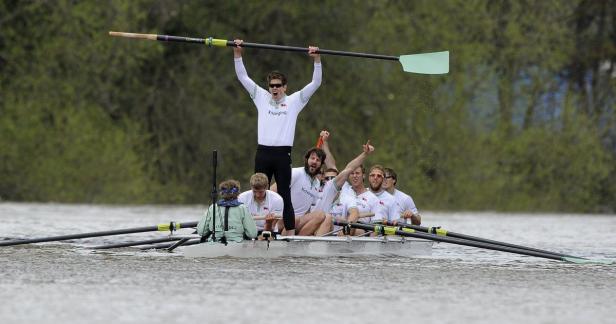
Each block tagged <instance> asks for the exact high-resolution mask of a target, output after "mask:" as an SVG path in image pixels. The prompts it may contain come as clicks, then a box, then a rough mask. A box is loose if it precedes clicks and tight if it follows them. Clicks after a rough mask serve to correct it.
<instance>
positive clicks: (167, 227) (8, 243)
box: [0, 222, 197, 246]
mask: <svg viewBox="0 0 616 324" xmlns="http://www.w3.org/2000/svg"><path fill="white" fill-rule="evenodd" d="M195 226H197V222H187V223H173V222H172V223H166V224H158V225H154V226H146V227H136V228H126V229H119V230H113V231H102V232H90V233H81V234H69V235H60V236H50V237H41V238H33V239H24V240H12V241H5V242H0V246H12V245H22V244H31V243H42V242H54V241H66V240H76V239H82V238H89V237H99V236H111V235H121V234H132V233H144V232H155V231H169V230H170V229H171V227H173V230H178V229H180V228H187V227H195Z"/></svg>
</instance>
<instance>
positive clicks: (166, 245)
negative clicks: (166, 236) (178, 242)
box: [139, 238, 201, 250]
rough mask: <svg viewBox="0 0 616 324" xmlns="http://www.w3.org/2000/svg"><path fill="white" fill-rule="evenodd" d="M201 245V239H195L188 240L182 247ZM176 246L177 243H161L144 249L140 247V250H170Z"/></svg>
mask: <svg viewBox="0 0 616 324" xmlns="http://www.w3.org/2000/svg"><path fill="white" fill-rule="evenodd" d="M200 243H201V239H198V238H195V239H191V240H188V241H187V242H186V243H184V244H182V246H188V245H195V244H200ZM174 244H175V243H161V244H154V245H148V246H142V247H139V249H140V250H159V249H168V248H170V247H171V246H173V245H174Z"/></svg>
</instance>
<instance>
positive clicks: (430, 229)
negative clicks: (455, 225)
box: [401, 224, 577, 258]
mask: <svg viewBox="0 0 616 324" xmlns="http://www.w3.org/2000/svg"><path fill="white" fill-rule="evenodd" d="M401 226H402V227H406V228H412V229H414V230H417V231H421V232H425V233H430V234H436V235H440V236H449V237H454V238H459V239H463V240H469V241H476V242H483V243H489V244H494V245H501V246H507V247H511V248H516V249H523V250H529V251H534V252H540V253H547V254H553V255H556V256H559V257H571V258H577V257H576V256H572V255H567V254H563V253H558V252H552V251H547V250H542V249H536V248H532V247H528V246H522V245H517V244H511V243H507V242H500V241H495V240H490V239H486V238H481V237H477V236H472V235H466V234H461V233H456V232H451V231H447V230H443V229H439V228H434V227H424V226H418V225H411V224H403V225H401Z"/></svg>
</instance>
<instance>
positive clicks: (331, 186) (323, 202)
mask: <svg viewBox="0 0 616 324" xmlns="http://www.w3.org/2000/svg"><path fill="white" fill-rule="evenodd" d="M373 151H374V147H373V146H372V145H370V141H368V142H367V143H366V144H364V145H363V149H362V152H361V153H360V154H359V155H358V156H357V157H355V159H353V160H352V161H351V162H349V163H348V164H347V165H346V167H345V168H344V169H343V170H342V171H340V173H338V174H337V175H336V176H334V178H333V179H330V180H328V181H327V182H326V183H325V186H324V187H323V193H322V196H321V199H320V200H318V202H317V204H316V205H315V206H314V208H313V209H312V211H311V213H310V214H313V215H321V216H322V218H323V221H322V222H321V223H320V224H319V226H318V228H317V230H316V233H315V235H318V236H320V235H324V234H326V233H328V232H331V231H332V229H333V220H334V216H333V215H332V213H333V214H334V215H335V214H338V213H339V212H340V211H339V210H338V209H339V207H343V209H345V210H347V211H346V212H344V213H340V215H339V216H340V217H341V218H343V220H347V221H349V222H356V221H357V220H358V218H359V213H358V209H357V207H356V206H355V205H354V204H353V203H352V202H353V201H350V200H347V201H350V202H351V203H346V202H344V201H342V202H341V201H340V199H339V196H340V190H341V189H342V186H343V185H344V183H345V182H346V180H347V178H348V177H349V175H350V174H351V173H352V172H353V171H354V170H355V169H357V168H358V167H361V165H362V163H363V162H364V159H365V158H366V157H367V156H368V155H369V154H371V153H372V152H373ZM334 172H335V170H334ZM334 172H330V175H331V174H332V173H334ZM325 177H326V179H327V177H328V174H327V173H326V174H325ZM338 205H341V206H338ZM347 212H348V215H349V218H346V216H347ZM315 218H316V216H315Z"/></svg>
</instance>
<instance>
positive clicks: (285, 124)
mask: <svg viewBox="0 0 616 324" xmlns="http://www.w3.org/2000/svg"><path fill="white" fill-rule="evenodd" d="M242 42H243V41H242V40H239V39H236V40H235V44H237V46H236V47H234V48H233V57H234V62H235V72H236V74H237V78H238V79H239V80H240V82H241V83H242V85H243V86H244V88H245V89H246V91H248V93H249V94H250V98H251V99H252V100H253V102H254V104H255V106H256V107H257V111H258V139H257V141H258V146H257V154H256V156H255V172H263V173H265V174H266V175H267V177H268V179H269V181H270V183H271V180H272V176H274V177H275V178H276V183H277V185H278V193H279V194H280V196H282V199H283V200H284V211H283V219H284V225H285V229H286V235H294V234H295V228H296V226H295V217H294V215H295V214H297V212H294V206H293V204H292V199H291V191H290V190H291V189H290V184H291V148H292V146H293V139H294V137H295V125H296V122H297V116H298V115H299V113H300V112H301V111H302V109H303V108H304V106H306V104H307V103H308V100H309V99H310V97H311V96H312V95H313V94H314V93H315V91H316V90H317V89H318V88H319V86H320V85H321V74H322V72H321V56H320V55H319V54H317V51H318V49H319V48H318V47H313V46H310V47H309V51H308V53H309V55H310V56H312V57H313V59H314V72H313V74H312V81H311V82H310V83H309V84H308V85H306V86H305V87H304V88H303V89H302V90H301V91H298V92H295V93H293V94H292V95H290V96H287V95H286V91H287V78H286V76H285V75H284V74H282V73H280V72H276V71H274V72H271V73H270V74H269V75H268V76H267V81H268V86H269V91H267V90H265V89H263V88H261V87H259V86H258V85H257V84H256V83H255V82H254V81H252V79H250V78H249V77H248V73H247V72H246V68H245V67H244V63H243V61H242V48H241V47H240V46H241V44H242Z"/></svg>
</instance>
